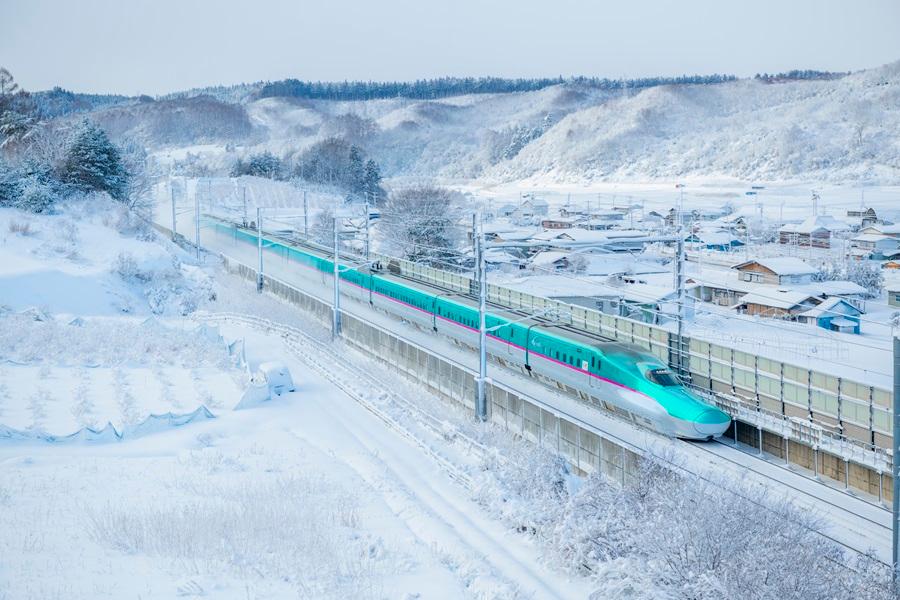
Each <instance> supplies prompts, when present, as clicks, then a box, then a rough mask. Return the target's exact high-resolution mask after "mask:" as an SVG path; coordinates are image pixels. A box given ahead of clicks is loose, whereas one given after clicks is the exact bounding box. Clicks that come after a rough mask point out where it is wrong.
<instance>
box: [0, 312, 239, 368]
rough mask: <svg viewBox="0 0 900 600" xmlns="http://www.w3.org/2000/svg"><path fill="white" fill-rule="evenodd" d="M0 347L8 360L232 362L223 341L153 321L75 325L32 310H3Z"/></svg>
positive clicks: (110, 363) (220, 364) (99, 363)
mask: <svg viewBox="0 0 900 600" xmlns="http://www.w3.org/2000/svg"><path fill="white" fill-rule="evenodd" d="M0 348H2V349H3V356H4V358H5V359H7V360H13V361H16V362H20V363H42V364H43V363H52V364H54V365H57V366H68V365H71V366H82V365H97V366H116V365H123V364H133V365H142V364H153V365H160V366H162V365H174V366H191V367H196V366H216V367H221V368H229V367H230V366H231V365H232V360H231V357H230V356H229V355H228V351H227V349H226V348H225V347H224V344H221V343H219V342H217V341H215V340H212V339H210V338H209V337H207V336H202V335H196V334H195V333H194V332H193V331H192V330H190V329H172V328H168V327H165V326H164V325H162V324H161V323H158V322H155V321H148V322H146V323H144V324H140V325H138V324H135V323H134V322H129V321H121V320H106V319H103V320H93V319H86V320H85V321H84V323H83V324H82V326H81V327H72V326H69V325H67V324H65V322H62V321H57V320H56V319H54V318H52V317H42V320H40V321H36V320H35V319H34V317H33V316H32V315H30V314H21V313H18V314H13V313H7V314H0Z"/></svg>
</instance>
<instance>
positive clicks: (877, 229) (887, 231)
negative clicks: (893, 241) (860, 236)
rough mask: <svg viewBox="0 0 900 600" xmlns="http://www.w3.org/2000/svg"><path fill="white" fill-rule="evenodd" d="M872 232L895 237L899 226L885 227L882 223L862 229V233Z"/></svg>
mask: <svg viewBox="0 0 900 600" xmlns="http://www.w3.org/2000/svg"><path fill="white" fill-rule="evenodd" d="M869 230H873V231H875V232H878V233H883V234H889V235H897V234H898V233H900V224H892V225H885V224H884V223H876V224H875V225H869V226H867V227H864V228H863V231H864V232H865V231H869Z"/></svg>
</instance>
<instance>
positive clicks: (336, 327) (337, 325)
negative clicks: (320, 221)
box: [331, 211, 341, 340]
mask: <svg viewBox="0 0 900 600" xmlns="http://www.w3.org/2000/svg"><path fill="white" fill-rule="evenodd" d="M332 222H333V224H334V256H333V257H332V258H333V260H332V262H333V263H334V303H333V307H334V309H333V319H332V322H331V339H332V340H333V339H335V338H336V337H338V336H339V335H341V283H340V282H341V271H340V265H339V264H338V258H339V256H338V249H339V246H338V240H339V234H338V215H337V211H335V213H334V217H333V218H332Z"/></svg>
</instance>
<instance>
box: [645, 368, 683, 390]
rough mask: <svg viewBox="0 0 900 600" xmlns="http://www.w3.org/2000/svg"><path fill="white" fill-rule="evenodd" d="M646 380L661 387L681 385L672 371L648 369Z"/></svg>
mask: <svg viewBox="0 0 900 600" xmlns="http://www.w3.org/2000/svg"><path fill="white" fill-rule="evenodd" d="M647 379H649V380H650V381H652V382H653V383H655V384H657V385H663V386H666V387H668V386H672V385H681V382H680V381H678V377H677V376H676V375H675V373H673V372H672V371H670V370H668V369H650V370H649V371H647Z"/></svg>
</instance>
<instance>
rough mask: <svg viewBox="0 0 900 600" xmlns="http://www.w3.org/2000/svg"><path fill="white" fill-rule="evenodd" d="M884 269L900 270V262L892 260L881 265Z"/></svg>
mask: <svg viewBox="0 0 900 600" xmlns="http://www.w3.org/2000/svg"><path fill="white" fill-rule="evenodd" d="M881 268H882V269H900V260H897V259H891V260H886V261H884V262H883V263H881Z"/></svg>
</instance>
